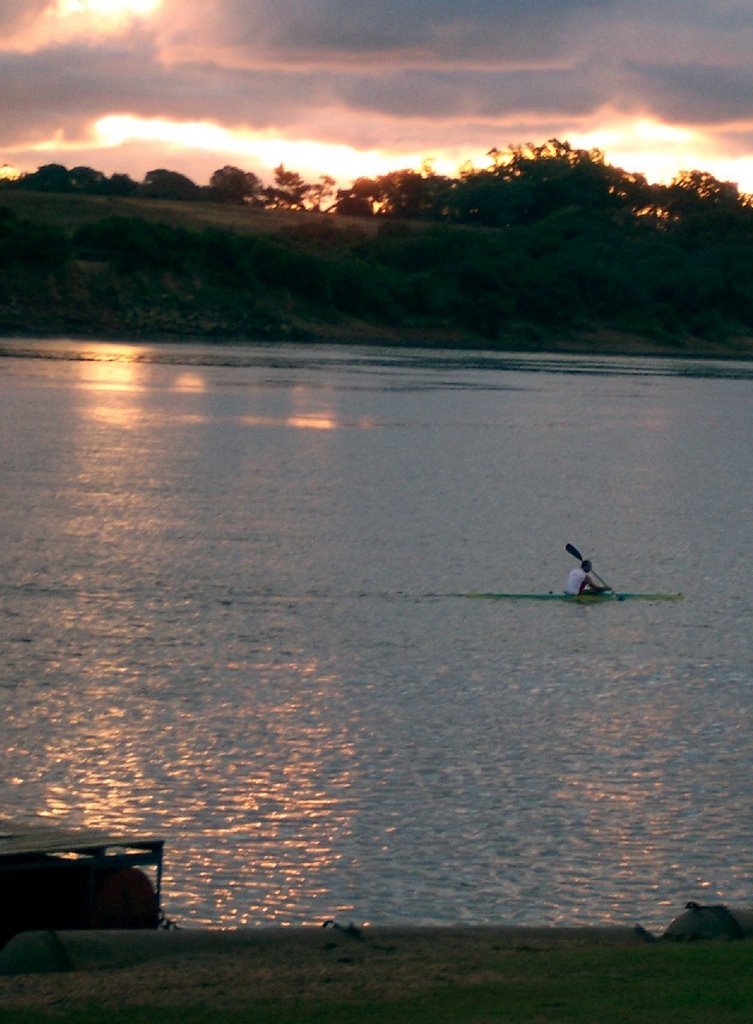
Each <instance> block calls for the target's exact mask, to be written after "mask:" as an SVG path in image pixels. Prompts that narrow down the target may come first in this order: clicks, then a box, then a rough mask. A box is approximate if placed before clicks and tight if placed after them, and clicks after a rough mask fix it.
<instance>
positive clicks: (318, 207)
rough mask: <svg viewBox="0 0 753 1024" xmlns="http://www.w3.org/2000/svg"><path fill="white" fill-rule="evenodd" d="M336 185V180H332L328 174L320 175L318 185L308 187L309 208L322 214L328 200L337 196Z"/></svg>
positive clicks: (307, 200) (307, 202)
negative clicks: (323, 206)
mask: <svg viewBox="0 0 753 1024" xmlns="http://www.w3.org/2000/svg"><path fill="white" fill-rule="evenodd" d="M335 184H336V182H335V179H334V178H330V176H329V175H328V174H322V175H320V177H319V183H318V184H316V185H309V186H308V193H307V195H306V204H307V206H308V208H309V209H310V210H314V211H315V212H317V213H321V212H322V203H324V202H325V201H326V200H327V199H331V198H332V197H333V196H334V194H335Z"/></svg>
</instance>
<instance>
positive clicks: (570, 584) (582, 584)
mask: <svg viewBox="0 0 753 1024" xmlns="http://www.w3.org/2000/svg"><path fill="white" fill-rule="evenodd" d="M590 573H591V563H590V562H589V561H588V559H587V558H586V559H584V560H583V561H582V562H581V563H580V566H579V567H578V568H577V569H572V570H571V571H570V574H569V576H568V577H567V583H566V584H565V593H566V594H571V595H572V596H573V597H575V596H576V595H577V594H603V593H604V591H605V590H609V587H602V586H601V585H600V584H599V583H597V582H596V580H595V579H594V578H593V576H591V575H590Z"/></svg>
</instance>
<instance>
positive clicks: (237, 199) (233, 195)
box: [209, 165, 262, 203]
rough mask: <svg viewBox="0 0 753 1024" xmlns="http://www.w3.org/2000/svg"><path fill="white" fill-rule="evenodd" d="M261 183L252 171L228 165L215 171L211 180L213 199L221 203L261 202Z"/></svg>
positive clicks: (210, 189) (210, 186)
mask: <svg viewBox="0 0 753 1024" xmlns="http://www.w3.org/2000/svg"><path fill="white" fill-rule="evenodd" d="M261 190H262V188H261V181H260V180H259V178H258V177H257V176H256V175H255V174H253V173H252V172H251V171H242V170H241V169H240V167H231V166H229V165H226V166H225V167H221V168H220V169H219V170H217V171H215V172H214V174H213V175H212V177H211V178H210V179H209V191H210V194H211V197H212V198H213V199H217V200H218V201H219V202H221V203H246V202H249V201H251V202H257V203H258V202H260V193H261Z"/></svg>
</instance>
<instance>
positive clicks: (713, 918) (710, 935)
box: [662, 901, 745, 942]
mask: <svg viewBox="0 0 753 1024" xmlns="http://www.w3.org/2000/svg"><path fill="white" fill-rule="evenodd" d="M662 937H663V938H665V939H671V940H672V941H674V942H694V941H696V940H698V939H728V940H729V939H743V938H745V930H744V928H743V926H742V925H741V923H740V921H738V919H737V917H736V916H735V913H734V912H733V911H731V910H730V909H729V908H728V907H726V906H723V905H722V904H708V905H706V906H704V905H702V904H700V903H695V902H692V901H691V902H690V903H686V904H685V912H684V913H683V914H680V915H679V916H678V917H676V918H674V920H673V921H670V923H669V926H668V928H667V930H666V931H665V932H664V935H663V936H662Z"/></svg>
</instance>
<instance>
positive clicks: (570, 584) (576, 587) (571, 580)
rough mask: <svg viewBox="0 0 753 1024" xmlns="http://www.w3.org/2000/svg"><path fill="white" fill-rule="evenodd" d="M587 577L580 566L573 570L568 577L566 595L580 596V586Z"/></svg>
mask: <svg viewBox="0 0 753 1024" xmlns="http://www.w3.org/2000/svg"><path fill="white" fill-rule="evenodd" d="M586 575H587V574H586V573H585V572H584V571H583V569H581V568H580V566H578V568H577V569H571V570H570V575H569V576H568V577H567V583H566V584H565V593H566V594H579V593H580V585H581V583H582V582H583V580H584V579H585V578H586Z"/></svg>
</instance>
